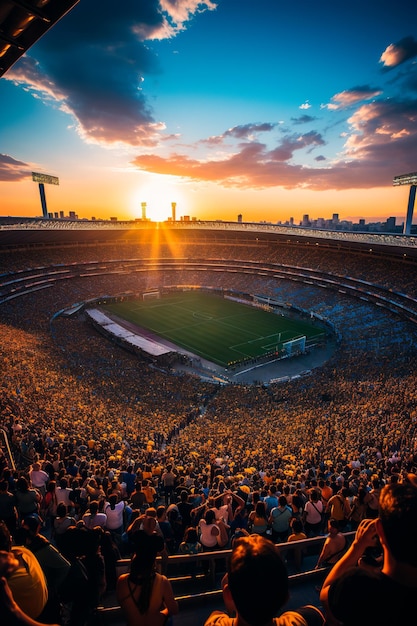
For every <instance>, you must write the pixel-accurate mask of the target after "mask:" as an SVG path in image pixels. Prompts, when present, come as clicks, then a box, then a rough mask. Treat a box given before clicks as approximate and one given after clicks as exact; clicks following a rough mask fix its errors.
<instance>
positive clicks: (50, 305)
mask: <svg viewBox="0 0 417 626" xmlns="http://www.w3.org/2000/svg"><path fill="white" fill-rule="evenodd" d="M289 230H291V229H285V228H280V227H273V226H270V225H259V226H257V225H241V224H224V223H212V224H210V223H203V224H199V223H197V224H190V225H185V224H180V223H178V224H166V225H155V224H143V225H140V224H137V223H136V224H116V225H115V224H114V223H106V224H92V223H84V222H83V223H71V224H70V223H64V222H63V223H60V222H59V221H56V222H55V221H54V220H52V221H48V220H44V221H42V220H18V219H13V218H4V219H2V220H1V224H0V330H1V335H2V342H1V347H0V362H1V369H2V374H3V375H2V384H1V395H0V412H1V417H2V423H3V425H4V429H5V431H6V433H7V435H8V437H9V440H10V442H11V451H10V452H9V451H8V450H6V449H5V448H3V453H4V455H5V456H8V457H9V464H11V463H12V462H13V464H16V465H15V466H16V468H17V469H16V471H18V472H22V473H24V474H27V473H28V471H29V469H30V467H31V466H32V465H33V462H34V460H36V459H37V458H42V457H43V456H45V455H47V456H48V455H51V456H53V455H57V457H58V458H61V459H62V460H67V459H68V458H69V457H70V456H71V455H75V456H76V457H77V458H79V459H82V460H83V462H85V460H86V458H87V457H88V459H89V461H88V462H89V463H90V464H91V465H90V473H93V474H94V475H95V476H98V477H100V480H101V479H104V478H105V477H107V474H108V472H109V470H110V469H111V471H112V473H113V474H114V475H115V476H119V474H120V472H121V471H122V470H123V469H125V468H126V466H127V465H128V464H133V465H134V467H135V468H136V469H137V468H141V471H142V470H145V468H146V467H147V466H149V467H150V468H151V475H152V477H153V480H154V482H155V484H156V486H157V487H158V486H159V483H158V480H160V472H161V468H164V467H165V466H166V465H167V464H168V463H172V464H173V465H174V466H175V467H176V470H177V472H178V475H179V476H181V477H183V479H184V481H185V480H189V481H191V484H193V485H194V483H195V481H199V482H200V481H204V479H206V480H207V479H208V478H209V477H210V475H211V472H212V470H213V466H216V464H217V466H218V468H221V475H222V477H223V478H224V479H225V481H226V484H227V485H228V486H229V487H230V488H232V489H235V488H236V489H237V488H238V487H237V486H238V485H242V484H243V483H245V484H246V482H247V484H248V485H249V489H253V488H254V485H255V486H256V485H259V484H263V483H262V480H263V477H264V476H265V475H266V474H270V475H273V476H274V479H275V480H277V481H281V482H282V481H284V482H288V483H289V484H292V485H296V484H297V483H298V482H300V481H304V480H305V478H306V477H309V478H311V477H312V476H318V475H325V474H326V475H327V476H331V475H337V476H340V475H343V473H344V472H345V475H346V470H347V468H349V467H352V466H354V464H359V465H358V467H361V468H362V470H363V471H364V472H366V473H367V476H368V479H369V480H370V479H371V477H372V476H374V475H375V474H378V475H381V476H387V475H389V474H390V473H391V472H392V468H393V466H394V465H395V468H396V471H397V470H398V471H399V472H402V471H415V469H416V467H417V448H416V445H417V440H416V423H417V399H416V396H415V389H416V372H417V367H416V366H417V356H416V350H415V347H416V345H417V324H416V321H417V285H416V281H415V276H416V263H417V245H416V241H415V240H414V239H413V238H405V237H401V236H398V237H395V236H384V235H381V236H379V235H375V236H372V235H370V234H363V235H360V234H350V235H348V234H346V233H340V234H336V233H334V234H333V237H330V236H329V233H320V232H317V233H314V232H311V231H304V232H303V231H302V229H296V231H295V232H288V231H289ZM189 285H193V286H200V287H205V288H211V289H213V288H214V289H216V290H219V291H225V290H226V291H233V292H235V293H239V294H257V295H261V296H264V297H266V298H271V299H274V300H275V301H279V302H283V303H286V304H287V306H288V310H291V307H293V308H294V309H296V310H297V311H302V312H314V314H315V315H317V316H319V317H320V318H321V319H322V320H325V321H326V323H328V324H329V325H330V326H331V328H332V331H333V333H334V336H335V337H336V343H335V347H334V350H333V351H332V353H331V355H329V358H328V359H327V360H326V361H325V362H323V363H322V364H320V365H319V366H317V367H315V368H314V369H313V370H312V371H310V372H309V373H308V375H305V376H304V375H303V376H294V377H292V378H290V377H289V378H287V379H286V380H285V381H284V382H283V380H280V381H279V382H273V381H272V382H271V381H269V383H268V384H265V383H264V382H262V383H260V382H258V381H256V380H254V381H251V383H250V384H249V383H248V384H246V383H239V384H229V385H223V384H219V382H216V381H214V380H210V379H205V378H204V377H201V376H199V375H198V374H197V373H196V372H193V371H192V370H189V371H172V370H170V369H169V368H164V367H163V366H161V364H160V363H158V362H157V361H155V360H152V359H145V358H142V356H143V355H141V354H140V353H135V352H132V351H129V350H126V349H125V348H124V347H123V346H122V345H120V344H119V343H115V342H114V341H111V340H109V339H108V338H107V337H105V336H104V335H103V334H102V333H100V332H98V331H97V329H96V328H95V327H94V325H93V324H92V321H91V319H89V318H88V316H86V314H85V305H86V304H91V302H94V303H97V302H98V303H99V302H100V300H103V299H106V298H117V297H120V296H123V295H126V294H129V296H132V295H135V294H138V295H139V294H142V293H143V292H146V291H150V290H155V289H164V288H167V287H172V286H175V287H176V288H181V287H183V286H189ZM282 378H283V379H284V378H285V377H282ZM16 424H17V425H18V426H19V428H18V429H17V428H16ZM10 457H12V458H10ZM158 472H159V473H158ZM260 476H261V477H262V480H261V479H260ZM211 478H213V476H212V475H211ZM245 481H246V482H245ZM195 484H196V483H195ZM316 554H317V553H316ZM314 558H316V555H315V556H314ZM313 560H314V559H313ZM218 582H219V581H218V580H217V581H215V583H216V584H218ZM306 589H307V587H305V588H304V592H303V593H304V597H306V594H307V595H309V597H310V596H313V598H314V593H315V591H314V585H313V584H310V585H309V587H308V590H309V591H308V592H307V591H306ZM212 591H213V590H211V592H212ZM214 591H216V593H217V596H215V597H216V599H217V600H216V601H217V602H218V603H220V604H221V600H220V597H219V595H218V589H217V590H214ZM190 593H192V592H190ZM205 593H206V592H205ZM316 595H317V594H316ZM297 599H298V598H297ZM317 601H318V597H317ZM114 602H115V601H114V596H110V598H107V604H110V611H109V612H107V613H106V611H105V610H104V609H103V611H102V613H103V617H102V618H103V619H105V620H108V621H110V622H111V623H117V620H118V619H120V615H119V614H115V613H112V610H113V609H114V606H113V605H114ZM197 606H198V609H195V608H193V611H195V610H198V614H199V615H200V616H201V615H202V614H204V612H206V613H207V616H208V613H209V607H211V606H212V605H211V604H210V602H209V596H205V595H204V593H203V595H202V597H200V598H199V599H198V604H197ZM184 607H185V604H184ZM206 607H207V611H206ZM190 615H191V614H190V613H187V610H186V609H185V608H184V612H183V618H182V619H183V621H181V614H180V615H178V616H176V618H175V624H178V625H182V626H186V624H187V623H192V622H191V621H189V622H187V619H191V618H190ZM112 616H113V617H112ZM121 623H122V622H121Z"/></svg>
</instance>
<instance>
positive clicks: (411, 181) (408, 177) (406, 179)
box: [392, 172, 417, 235]
mask: <svg viewBox="0 0 417 626" xmlns="http://www.w3.org/2000/svg"><path fill="white" fill-rule="evenodd" d="M392 184H393V185H394V187H395V186H398V185H410V194H409V196H408V207H407V217H406V220H405V223H404V230H403V234H404V235H411V224H412V222H413V213H414V201H415V199H416V185H417V172H412V173H411V174H401V175H400V176H394V180H393V181H392Z"/></svg>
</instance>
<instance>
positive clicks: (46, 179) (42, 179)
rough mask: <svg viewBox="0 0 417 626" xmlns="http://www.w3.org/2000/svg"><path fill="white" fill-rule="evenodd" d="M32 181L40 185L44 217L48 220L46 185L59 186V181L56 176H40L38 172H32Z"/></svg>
mask: <svg viewBox="0 0 417 626" xmlns="http://www.w3.org/2000/svg"><path fill="white" fill-rule="evenodd" d="M32 180H33V182H35V183H39V194H40V196H41V205H42V215H43V217H44V218H46V219H48V218H49V215H48V209H47V208H46V196H45V183H47V184H48V185H59V179H58V178H57V177H56V176H50V175H49V174H39V173H38V172H32Z"/></svg>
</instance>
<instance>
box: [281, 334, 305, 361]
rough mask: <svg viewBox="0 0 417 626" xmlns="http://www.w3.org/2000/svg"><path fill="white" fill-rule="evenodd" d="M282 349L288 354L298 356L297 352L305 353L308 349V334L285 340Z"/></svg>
mask: <svg viewBox="0 0 417 626" xmlns="http://www.w3.org/2000/svg"><path fill="white" fill-rule="evenodd" d="M282 349H283V350H284V352H285V354H286V355H287V356H296V355H297V354H304V352H305V350H306V336H305V335H304V336H303V337H298V338H297V339H291V340H290V341H285V342H284V343H283V344H282Z"/></svg>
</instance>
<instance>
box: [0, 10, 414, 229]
mask: <svg viewBox="0 0 417 626" xmlns="http://www.w3.org/2000/svg"><path fill="white" fill-rule="evenodd" d="M416 18H417V4H416V3H410V2H408V1H407V2H405V0H399V1H397V2H396V3H395V4H394V3H392V2H386V1H385V0H383V1H382V2H376V1H374V0H371V1H368V2H358V1H357V0H354V1H353V2H350V3H342V4H340V3H334V2H328V1H327V0H323V1H319V2H315V3H312V2H306V1H304V0H301V1H300V2H298V3H282V2H279V1H278V0H268V1H267V0H257V1H256V2H254V0H219V1H218V2H210V1H207V2H197V1H196V0H177V1H176V2H174V1H172V0H171V1H170V0H163V1H162V2H156V1H154V0H136V1H134V0H130V1H124V2H115V1H114V0H113V1H112V2H110V1H109V0H101V1H98V0H80V2H79V4H78V5H77V6H76V7H75V8H74V9H73V10H72V11H71V12H70V13H69V14H67V15H66V16H65V17H64V18H63V19H62V20H61V21H60V22H59V23H57V24H56V25H55V26H54V27H53V28H52V29H51V30H50V32H48V33H46V34H45V35H44V36H43V37H42V38H41V39H40V40H39V41H38V42H37V43H36V44H35V45H34V46H33V47H32V48H31V49H30V50H29V51H28V53H27V54H26V55H25V56H24V57H22V58H21V59H20V60H19V61H18V62H16V63H15V65H14V66H13V67H12V68H11V69H10V70H9V71H8V72H7V73H6V74H5V75H4V76H3V78H2V79H0V111H1V113H2V114H1V116H0V137H1V143H0V198H1V199H2V200H1V210H0V214H1V215H39V213H40V204H39V195H38V190H37V185H36V184H35V183H33V182H32V180H31V172H32V171H36V172H38V171H40V172H45V173H49V174H53V175H55V176H58V177H59V180H60V185H59V187H54V186H52V185H51V186H48V188H47V190H46V191H47V199H48V209H49V210H50V211H60V210H63V211H64V212H65V214H67V213H68V212H69V211H75V212H76V213H77V214H78V215H79V217H91V216H93V215H94V216H95V217H103V218H108V217H109V216H113V215H116V216H118V217H119V219H126V218H127V219H129V218H132V217H135V216H140V214H141V211H140V203H141V202H143V201H145V202H146V203H147V211H148V216H149V217H151V219H166V217H168V216H169V215H170V213H171V209H170V204H171V202H172V201H175V202H177V217H179V216H181V215H191V216H194V217H197V218H199V219H232V220H235V219H236V216H237V214H238V213H242V214H243V218H244V220H245V221H264V220H265V221H272V222H276V221H279V220H281V221H285V220H287V219H288V218H289V217H291V216H292V217H294V219H295V221H296V222H297V221H298V220H299V219H301V216H302V215H303V214H305V213H308V214H309V215H310V217H312V218H317V217H330V216H331V215H332V213H334V212H338V213H339V214H340V217H341V218H346V219H353V220H354V221H356V220H357V219H359V218H360V217H362V218H365V219H366V220H367V221H374V220H376V219H386V218H387V217H388V216H390V215H395V216H397V218H398V221H401V220H402V219H403V216H404V215H405V211H406V204H407V199H408V188H407V187H401V188H398V187H395V188H393V187H392V178H393V176H395V175H398V174H405V173H409V172H414V171H417V156H416V155H417V63H416V61H417V33H416V30H417V19H416Z"/></svg>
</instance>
